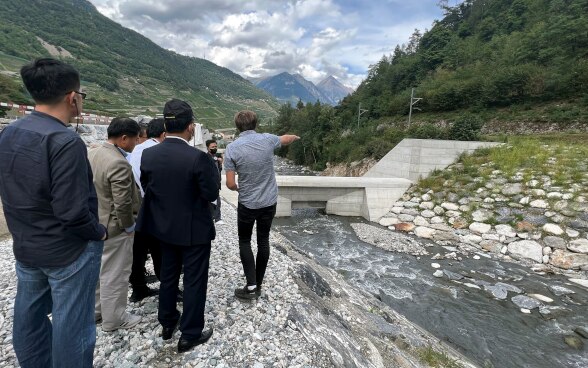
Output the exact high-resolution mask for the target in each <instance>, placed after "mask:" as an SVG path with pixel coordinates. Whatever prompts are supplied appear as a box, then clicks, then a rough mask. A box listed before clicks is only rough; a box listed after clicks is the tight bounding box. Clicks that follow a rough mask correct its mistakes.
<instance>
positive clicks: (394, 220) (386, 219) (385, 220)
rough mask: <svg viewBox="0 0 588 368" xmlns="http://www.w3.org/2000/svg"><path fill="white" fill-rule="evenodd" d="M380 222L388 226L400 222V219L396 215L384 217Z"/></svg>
mask: <svg viewBox="0 0 588 368" xmlns="http://www.w3.org/2000/svg"><path fill="white" fill-rule="evenodd" d="M378 223H379V224H380V225H382V226H386V227H388V226H392V225H396V224H398V223H400V220H399V219H397V218H395V217H382V218H381V219H380V221H379V222H378Z"/></svg>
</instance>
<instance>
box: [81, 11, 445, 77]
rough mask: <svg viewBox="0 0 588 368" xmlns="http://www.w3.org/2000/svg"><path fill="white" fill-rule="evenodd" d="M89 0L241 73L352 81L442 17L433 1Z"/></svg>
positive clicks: (171, 45) (151, 34) (177, 47)
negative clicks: (332, 78)
mask: <svg viewBox="0 0 588 368" xmlns="http://www.w3.org/2000/svg"><path fill="white" fill-rule="evenodd" d="M90 1H91V2H92V3H93V4H94V5H95V6H96V7H97V8H98V10H99V11H100V12H101V13H102V14H104V15H106V16H107V17H109V18H111V19H113V20H114V21H116V22H118V23H120V24H122V25H123V26H125V27H128V28H131V29H133V30H135V31H137V32H139V33H141V34H143V35H144V36H146V37H148V38H149V39H151V40H153V41H154V42H155V43H157V44H158V45H160V46H162V47H165V48H167V49H171V50H174V51H176V52H178V53H181V54H184V55H190V56H195V57H199V58H206V59H208V60H210V61H212V62H214V63H215V64H218V65H221V66H224V67H227V68H229V69H231V70H232V71H234V72H235V73H238V74H240V75H242V76H244V77H247V78H259V77H266V76H272V75H275V74H278V73H281V72H284V71H286V72H289V73H300V74H302V75H303V76H304V77H305V78H306V79H309V80H311V81H313V82H315V83H318V82H320V81H321V80H322V79H323V78H325V77H327V76H329V75H333V76H335V77H336V78H337V79H339V81H341V82H343V83H344V84H346V85H348V86H350V87H356V86H357V85H358V84H359V82H361V80H362V79H363V78H364V77H365V75H366V72H367V69H368V67H369V66H370V65H371V64H374V63H376V62H377V61H378V60H379V59H380V58H381V57H382V55H385V54H390V53H392V51H393V50H394V47H395V46H396V45H397V44H402V43H406V42H407V40H408V37H409V36H410V34H412V32H413V31H414V29H415V28H418V29H420V30H421V31H423V30H424V29H426V28H431V25H432V23H433V21H434V20H435V19H440V17H441V10H440V9H439V7H438V6H437V5H436V4H437V2H438V0H369V1H365V0H364V1H361V0H283V1H276V0H241V1H239V0H173V1H170V0H90ZM451 2H452V3H453V2H455V1H451Z"/></svg>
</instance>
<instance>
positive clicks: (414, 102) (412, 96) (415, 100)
mask: <svg viewBox="0 0 588 368" xmlns="http://www.w3.org/2000/svg"><path fill="white" fill-rule="evenodd" d="M420 100H422V98H418V97H414V88H413V89H412V92H411V93H410V111H409V112H408V126H410V120H411V119H412V107H413V105H414V104H416V103H417V102H419V101H420ZM415 110H420V109H419V108H418V107H415Z"/></svg>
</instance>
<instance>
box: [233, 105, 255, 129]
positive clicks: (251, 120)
mask: <svg viewBox="0 0 588 368" xmlns="http://www.w3.org/2000/svg"><path fill="white" fill-rule="evenodd" d="M235 125H236V126H237V129H239V131H240V132H244V131H246V130H255V128H256V127H257V115H256V114H255V113H254V112H253V111H250V110H242V111H239V112H238V113H236V114H235Z"/></svg>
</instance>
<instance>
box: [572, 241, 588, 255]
mask: <svg viewBox="0 0 588 368" xmlns="http://www.w3.org/2000/svg"><path fill="white" fill-rule="evenodd" d="M568 249H569V250H571V251H572V252H574V253H583V254H588V239H576V240H572V241H571V242H570V243H569V244H568Z"/></svg>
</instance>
